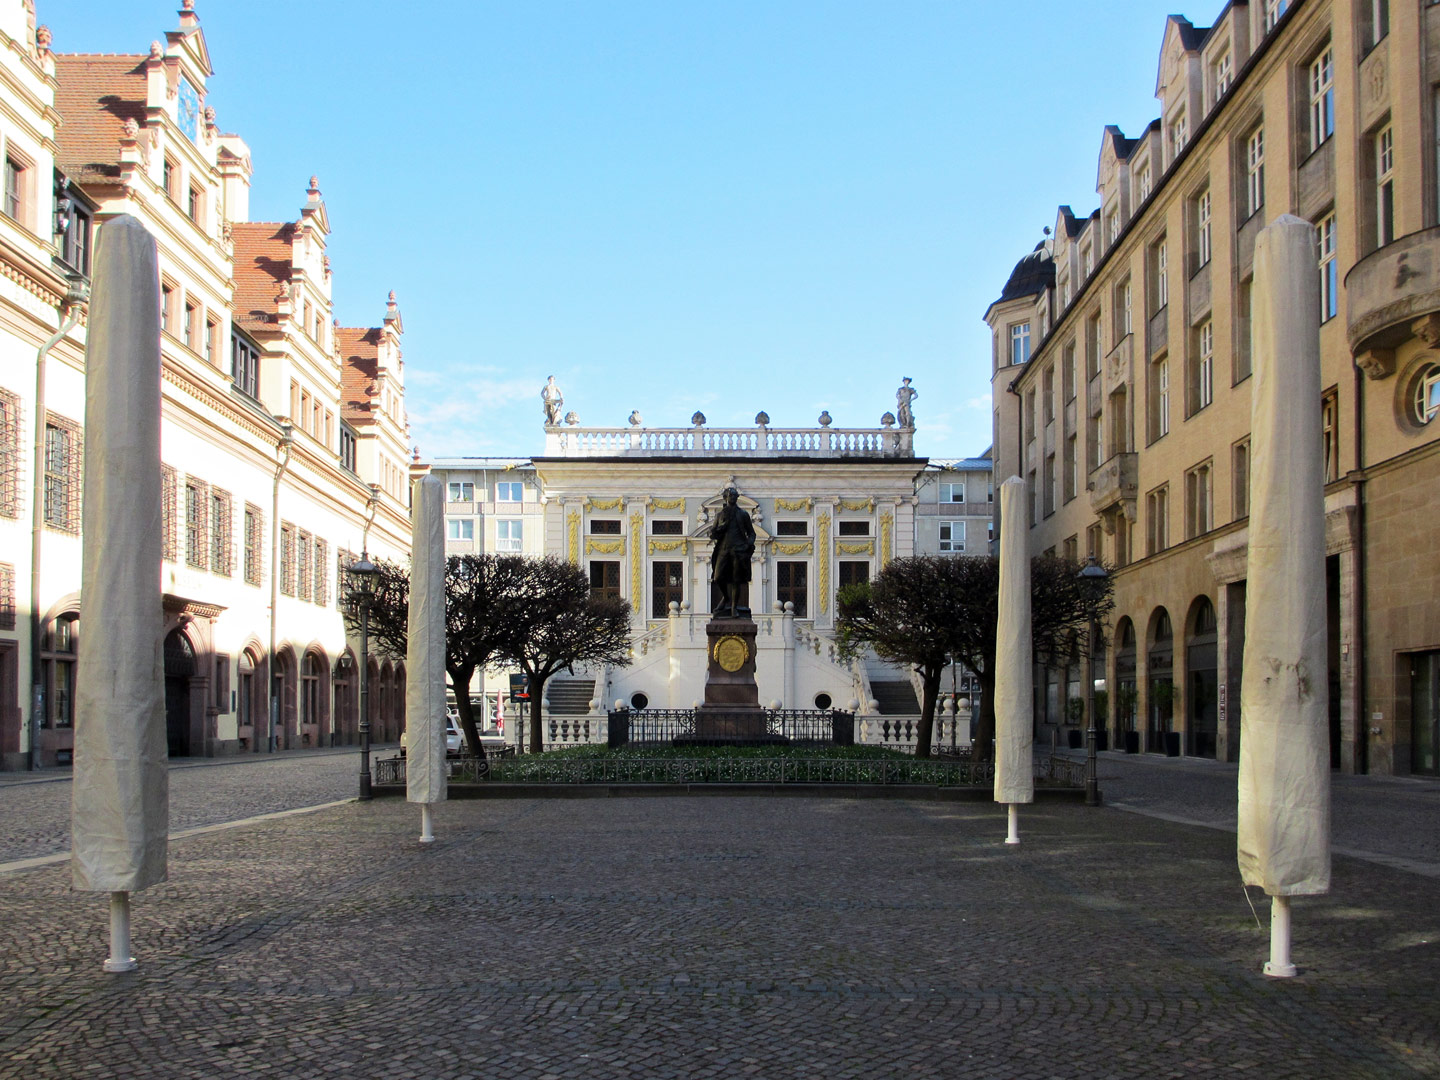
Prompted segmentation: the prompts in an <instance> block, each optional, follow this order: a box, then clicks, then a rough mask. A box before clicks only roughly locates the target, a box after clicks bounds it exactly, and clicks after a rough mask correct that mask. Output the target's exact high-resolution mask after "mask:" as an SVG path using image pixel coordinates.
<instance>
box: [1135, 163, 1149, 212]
mask: <svg viewBox="0 0 1440 1080" xmlns="http://www.w3.org/2000/svg"><path fill="white" fill-rule="evenodd" d="M1135 192H1136V194H1135V201H1136V202H1144V201H1145V200H1146V199H1148V198H1149V197H1150V163H1149V162H1148V161H1147V162H1146V163H1145V164H1144V165H1142V166H1141V168H1140V175H1139V176H1138V177H1137V178H1136V180H1135Z"/></svg>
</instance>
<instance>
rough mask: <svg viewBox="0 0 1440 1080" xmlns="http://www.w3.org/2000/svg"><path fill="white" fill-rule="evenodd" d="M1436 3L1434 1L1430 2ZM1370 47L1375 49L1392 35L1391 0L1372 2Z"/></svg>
mask: <svg viewBox="0 0 1440 1080" xmlns="http://www.w3.org/2000/svg"><path fill="white" fill-rule="evenodd" d="M1430 2H1431V3H1434V0H1430ZM1369 31H1370V33H1369V41H1370V47H1371V48H1374V47H1375V46H1376V45H1378V44H1380V42H1382V41H1384V40H1385V37H1386V35H1388V34H1389V33H1390V0H1370V26H1369Z"/></svg>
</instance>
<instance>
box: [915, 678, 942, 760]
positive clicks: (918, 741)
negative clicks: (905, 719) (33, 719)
mask: <svg viewBox="0 0 1440 1080" xmlns="http://www.w3.org/2000/svg"><path fill="white" fill-rule="evenodd" d="M940 671H941V669H940V668H934V669H928V668H922V669H921V671H920V686H921V693H922V695H923V700H922V701H921V703H920V730H919V731H917V732H916V733H915V756H916V757H917V758H928V757H929V756H930V744H931V743H933V742H934V741H935V702H936V701H937V700H939V697H940Z"/></svg>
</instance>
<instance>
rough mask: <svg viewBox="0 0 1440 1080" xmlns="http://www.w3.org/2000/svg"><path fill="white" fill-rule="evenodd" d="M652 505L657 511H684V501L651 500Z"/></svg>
mask: <svg viewBox="0 0 1440 1080" xmlns="http://www.w3.org/2000/svg"><path fill="white" fill-rule="evenodd" d="M650 505H651V506H653V507H655V509H656V510H684V509H685V500H684V499H651V500H650Z"/></svg>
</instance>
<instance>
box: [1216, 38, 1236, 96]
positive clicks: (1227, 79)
mask: <svg viewBox="0 0 1440 1080" xmlns="http://www.w3.org/2000/svg"><path fill="white" fill-rule="evenodd" d="M1234 78H1235V73H1234V72H1233V71H1232V70H1231V61H1230V51H1229V50H1228V49H1227V50H1226V51H1225V52H1223V53H1221V54H1220V56H1219V58H1218V59H1217V60H1216V61H1215V63H1213V64H1211V65H1210V86H1211V88H1212V89H1211V93H1210V100H1211V102H1212V103H1213V102H1217V101H1219V100H1220V99H1221V98H1222V97H1224V96H1225V91H1226V90H1229V89H1230V83H1231V82H1232V81H1233V80H1234Z"/></svg>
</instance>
